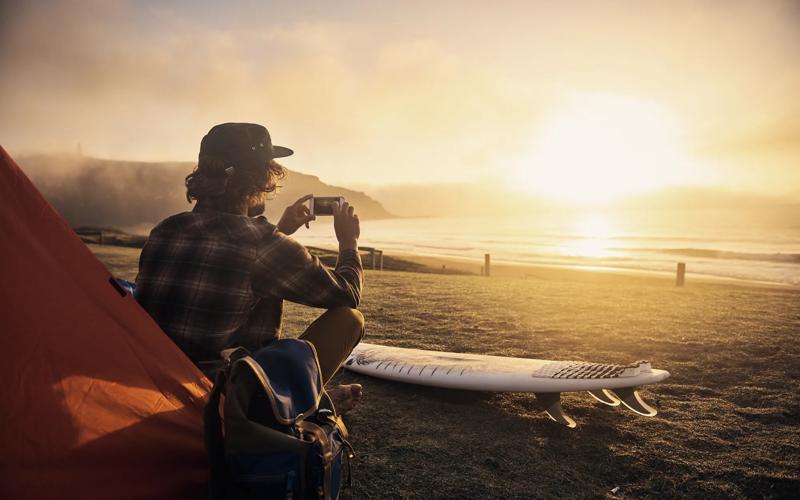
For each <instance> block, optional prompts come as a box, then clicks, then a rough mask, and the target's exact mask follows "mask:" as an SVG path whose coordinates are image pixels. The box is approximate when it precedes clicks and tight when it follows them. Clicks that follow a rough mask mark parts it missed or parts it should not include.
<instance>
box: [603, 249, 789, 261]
mask: <svg viewBox="0 0 800 500" xmlns="http://www.w3.org/2000/svg"><path fill="white" fill-rule="evenodd" d="M611 250H615V251H620V252H634V253H635V252H649V253H662V254H668V255H680V256H684V257H705V258H709V259H728V260H755V261H762V262H780V263H784V264H786V263H789V264H800V253H780V252H779V253H754V252H733V251H729V250H713V249H708V248H612V249H611Z"/></svg>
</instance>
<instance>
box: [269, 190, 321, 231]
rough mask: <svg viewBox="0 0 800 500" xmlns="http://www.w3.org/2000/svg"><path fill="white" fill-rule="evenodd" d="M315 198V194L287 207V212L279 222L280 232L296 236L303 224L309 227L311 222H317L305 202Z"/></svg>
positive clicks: (284, 212)
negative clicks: (295, 233)
mask: <svg viewBox="0 0 800 500" xmlns="http://www.w3.org/2000/svg"><path fill="white" fill-rule="evenodd" d="M313 197H314V195H313V194H307V195H305V196H303V197H302V198H300V199H299V200H297V201H296V202H294V203H293V204H292V205H289V206H288V207H286V210H284V211H283V215H282V216H281V220H279V221H278V231H280V232H282V233H283V234H294V232H295V231H297V230H298V229H300V226H302V225H303V224H305V225H306V227H308V223H309V222H310V221H312V220H316V217H314V216H313V215H311V211H310V210H309V209H308V207H307V206H305V202H307V201H308V200H310V199H311V198H313Z"/></svg>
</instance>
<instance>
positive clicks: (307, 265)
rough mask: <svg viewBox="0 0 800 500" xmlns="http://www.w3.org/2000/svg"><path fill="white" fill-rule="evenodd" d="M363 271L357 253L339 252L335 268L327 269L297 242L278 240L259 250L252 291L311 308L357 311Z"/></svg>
mask: <svg viewBox="0 0 800 500" xmlns="http://www.w3.org/2000/svg"><path fill="white" fill-rule="evenodd" d="M363 274H364V271H363V268H362V266H361V257H360V256H359V255H358V251H357V250H353V249H343V250H340V252H339V259H338V261H337V263H336V268H335V269H333V270H331V269H328V268H326V267H325V266H324V265H323V264H322V263H321V262H320V260H319V258H317V257H315V256H313V255H311V254H310V253H309V252H308V250H306V248H305V247H304V246H303V245H301V244H300V243H298V242H297V241H295V240H293V239H291V238H289V237H287V236H284V235H282V234H279V235H278V239H277V240H275V241H273V242H271V243H270V244H269V245H267V246H265V247H262V248H260V249H259V250H258V254H257V257H256V269H255V272H254V273H253V290H254V291H255V293H256V294H257V295H259V296H262V297H275V298H279V299H286V300H289V301H292V302H297V303H300V304H305V305H308V306H312V307H324V308H331V307H336V306H347V307H352V308H356V307H358V304H359V302H360V301H361V287H362V284H363Z"/></svg>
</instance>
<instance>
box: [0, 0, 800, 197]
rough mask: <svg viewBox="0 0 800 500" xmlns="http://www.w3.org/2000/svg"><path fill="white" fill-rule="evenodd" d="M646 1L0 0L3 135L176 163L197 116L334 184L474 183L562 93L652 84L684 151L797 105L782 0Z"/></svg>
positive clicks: (498, 168)
mask: <svg viewBox="0 0 800 500" xmlns="http://www.w3.org/2000/svg"><path fill="white" fill-rule="evenodd" d="M657 5H658V4H647V5H644V6H638V7H636V8H633V7H630V6H624V8H623V7H621V6H620V5H618V4H615V3H613V2H594V3H590V4H586V5H585V6H584V7H583V8H581V9H579V10H578V9H576V8H574V7H569V8H568V7H565V6H555V5H550V4H531V5H528V3H527V2H523V3H520V4H510V5H507V6H506V7H505V8H504V9H496V8H494V7H492V6H488V5H487V6H474V8H473V9H460V8H458V9H457V8H455V7H454V6H453V5H445V4H437V6H432V5H428V4H414V5H408V6H407V7H406V8H403V9H392V8H388V7H385V6H383V7H380V8H379V7H378V6H371V7H370V8H365V7H363V6H361V5H358V6H356V5H355V4H349V3H347V2H344V3H343V4H342V5H341V6H338V5H337V8H336V9H330V10H329V11H328V12H322V10H324V9H320V8H316V7H314V8H308V9H297V8H295V9H281V8H279V7H277V6H275V5H272V4H261V3H255V2H252V3H245V4H239V3H236V4H230V6H229V8H227V9H226V10H225V12H224V13H223V12H220V11H219V9H218V7H217V6H216V4H213V3H204V2H191V3H190V4H189V5H180V4H169V3H166V4H165V3H161V2H128V1H124V0H109V1H102V0H90V1H88V2H83V1H82V2H78V1H73V0H55V1H52V2H39V1H31V2H17V3H15V4H12V3H8V2H5V3H2V6H3V12H2V15H1V16H0V19H2V21H0V22H2V23H3V24H2V25H1V27H2V30H0V72H2V74H3V78H2V79H0V138H2V141H3V143H4V145H5V146H6V147H7V148H9V149H10V150H11V151H12V153H17V152H40V151H53V150H65V149H67V150H73V148H74V147H75V145H76V143H78V142H81V143H82V144H83V148H84V151H85V152H87V153H89V154H93V155H95V156H103V157H114V158H125V159H132V160H150V161H159V160H174V161H178V160H191V159H192V158H194V157H195V155H196V152H197V147H198V143H199V139H200V137H202V135H203V134H204V133H205V132H206V131H207V130H208V129H209V128H210V127H211V125H213V124H215V123H219V122H223V121H255V122H260V123H265V124H266V125H268V126H269V128H270V130H271V131H272V133H273V135H274V137H275V141H276V143H279V144H281V143H283V144H286V145H288V146H290V147H293V148H294V149H295V150H296V151H297V155H296V156H295V157H294V158H292V159H289V160H287V165H288V166H289V167H291V168H295V169H297V170H300V171H308V172H311V173H314V174H317V175H320V176H321V177H322V178H323V179H326V180H330V181H333V182H339V183H350V182H359V183H372V184H387V183H408V182H412V183H420V182H436V181H443V180H446V181H459V182H460V181H491V180H493V179H495V178H497V177H498V176H502V175H505V174H506V173H507V170H508V167H507V164H508V163H509V161H508V160H509V158H513V157H525V156H526V155H527V154H528V152H527V151H526V148H529V146H530V143H531V142H532V141H531V138H532V134H534V133H535V125H536V123H537V121H538V120H539V119H540V117H541V116H542V115H543V114H544V113H543V112H544V111H547V110H548V109H549V108H550V107H551V106H553V105H554V103H555V102H558V97H559V93H561V94H563V93H565V92H569V91H573V90H579V91H580V90H589V91H595V90H596V91H612V92H619V93H626V94H629V95H632V96H634V97H643V98H647V99H655V100H661V101H663V102H664V103H665V105H667V106H669V107H670V108H673V109H674V110H675V111H676V112H677V113H678V114H680V115H681V116H683V117H684V118H685V120H684V121H685V122H686V123H687V124H688V125H687V128H688V129H689V133H690V134H691V135H692V137H690V140H691V142H693V143H695V144H697V146H698V147H697V150H698V151H700V152H702V151H703V148H705V147H706V145H707V144H708V143H713V142H715V141H717V140H718V139H719V138H720V137H731V138H732V139H733V140H736V139H737V138H738V137H739V136H740V134H739V133H738V132H735V131H731V130H730V129H736V130H739V129H743V128H746V127H751V128H754V129H756V132H757V133H758V134H761V133H763V131H764V130H772V129H781V128H785V123H786V122H787V120H790V119H791V117H792V116H793V115H795V114H796V113H797V112H800V108H798V106H800V105H798V104H797V103H798V102H800V101H797V100H796V99H794V100H791V99H790V98H789V97H788V96H793V95H794V94H795V93H796V91H795V90H796V88H797V85H799V84H800V69H798V67H799V66H798V64H797V63H796V62H792V61H791V58H790V57H788V56H787V55H789V56H790V55H792V54H796V51H797V49H798V48H800V43H798V37H797V29H796V24H795V28H791V26H792V23H791V22H790V21H787V19H788V20H791V19H794V20H797V19H800V15H798V12H797V8H796V6H795V7H792V4H791V3H787V4H782V3H774V4H772V3H771V4H770V6H768V7H762V6H761V4H748V3H746V2H744V3H741V4H738V3H737V4H736V5H734V6H733V7H731V8H727V7H726V8H725V9H720V8H719V7H718V6H714V4H713V3H709V4H705V3H701V4H697V5H695V4H680V5H677V6H674V5H670V6H669V7H657ZM292 10H293V11H295V12H302V13H303V15H300V14H292V15H290V14H287V13H286V12H285V11H292ZM248 18H253V19H248ZM265 19H266V20H267V22H263V20H265ZM787 26H788V27H787ZM572 87H574V88H572ZM790 101H791V102H790ZM576 147H579V146H578V145H576ZM726 161H727V160H726ZM775 165H776V167H775V168H777V169H783V170H784V171H786V170H788V169H789V168H790V167H789V166H787V165H788V164H787V163H786V162H785V161H784V160H781V161H780V162H777V163H775ZM731 168H732V171H739V170H737V167H731ZM734 181H735V179H734ZM750 181H751V179H750V178H748V182H750ZM798 182H800V181H798Z"/></svg>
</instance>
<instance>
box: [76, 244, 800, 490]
mask: <svg viewBox="0 0 800 500" xmlns="http://www.w3.org/2000/svg"><path fill="white" fill-rule="evenodd" d="M90 247H91V248H92V250H93V251H94V252H95V253H96V254H97V255H98V257H99V258H100V259H101V260H103V261H104V262H105V263H106V265H107V266H108V267H109V269H110V270H111V271H112V273H114V274H115V275H117V276H121V277H124V278H127V279H133V278H134V277H135V274H136V266H137V258H138V253H139V250H138V249H134V248H120V247H111V246H103V247H100V246H96V245H90ZM387 257H393V258H394V259H395V260H394V261H393V262H394V263H393V264H392V265H391V266H387V269H389V268H392V269H399V268H400V267H402V266H401V264H400V263H402V262H410V263H411V264H410V265H409V267H408V268H413V269H415V270H416V271H424V272H408V271H397V270H385V271H383V272H380V271H372V270H367V271H366V287H365V291H364V295H363V300H362V307H361V309H362V311H363V313H364V316H365V317H366V320H367V333H366V339H367V340H368V341H369V342H372V343H377V344H387V345H394V346H401V347H415V348H423V349H435V350H447V351H457V352H472V353H483V354H493V355H506V356H520V357H531V358H547V359H570V360H585V361H595V362H607V363H629V362H632V361H634V360H639V359H648V360H651V361H652V363H653V366H654V367H657V368H662V369H666V370H669V371H670V372H671V373H672V376H671V378H669V379H668V380H667V381H666V382H665V383H662V384H659V385H656V386H651V387H647V388H645V390H643V391H642V394H643V397H644V398H645V399H646V400H647V401H649V402H650V403H651V404H653V405H654V406H656V407H657V408H658V410H659V414H658V415H657V416H656V417H653V418H644V417H640V416H638V415H635V414H633V413H631V412H629V411H626V410H623V409H619V408H609V407H606V406H604V405H602V404H600V403H596V402H594V400H593V399H592V398H591V397H590V396H589V395H587V394H581V393H574V394H566V395H564V397H563V401H562V402H563V405H564V409H565V411H566V412H567V413H568V414H570V415H571V416H572V417H573V418H575V420H576V421H577V422H578V428H577V429H574V430H570V429H566V428H562V427H560V426H559V425H557V424H555V423H554V422H552V421H550V420H549V419H548V418H547V416H546V415H544V414H543V413H541V412H539V411H538V410H537V409H536V408H535V406H534V400H533V396H532V395H529V394H519V393H513V394H486V393H470V392H458V391H445V390H436V389H430V388H423V387H417V386H411V385H402V384H392V383H387V382H383V381H380V380H377V379H371V378H367V377H362V376H356V375H354V374H351V373H347V372H345V373H341V374H340V375H338V376H337V380H338V381H339V382H358V383H361V384H363V385H364V390H365V400H364V402H363V403H362V405H361V406H360V407H359V408H357V409H356V410H355V411H354V412H352V413H351V414H350V415H349V417H348V421H349V425H350V427H351V431H352V443H353V445H354V447H355V449H356V453H357V455H358V457H357V461H356V462H355V463H354V468H353V473H354V482H355V489H354V490H353V491H352V497H353V498H387V497H392V498H395V497H399V498H410V497H419V498H444V497H449V498H486V497H503V498H554V497H581V498H594V497H611V498H617V497H619V498H623V497H624V498H631V497H678V496H683V497H685V496H689V497H730V498H748V497H767V498H789V497H796V496H797V495H798V494H800V473H798V469H797V464H798V462H799V461H800V432H798V431H799V430H800V380H799V379H798V373H797V367H798V361H797V360H798V359H800V357H799V356H800V347H798V343H797V335H798V333H800V293H798V291H796V290H791V289H781V288H777V287H763V286H749V285H745V286H743V284H742V283H724V282H710V281H702V282H700V281H699V280H693V279H691V278H690V279H688V280H687V286H686V287H684V288H677V287H675V286H674V277H669V276H652V275H644V274H641V273H635V274H634V273H606V272H592V271H584V270H574V269H560V268H545V267H532V266H531V267H525V268H524V269H523V268H519V267H514V266H503V265H499V264H498V265H496V266H493V276H492V277H491V278H484V277H481V276H479V275H478V274H476V273H477V272H478V271H479V267H476V264H475V263H474V262H467V263H464V262H459V261H455V260H447V259H438V258H429V257H409V256H402V258H399V257H400V256H388V255H387ZM387 262H389V261H388V260H387ZM442 265H444V266H446V269H445V272H448V273H454V272H464V273H466V272H470V273H473V274H440V273H441V272H442V269H441V266H442ZM398 266H400V267H398ZM415 266H416V267H415ZM419 266H422V267H419ZM467 266H471V269H470V268H468V267H467ZM478 266H479V264H478ZM521 269H523V270H521ZM437 273H438V274H437ZM318 314H319V311H318V310H314V309H310V308H307V307H302V306H297V305H294V304H287V307H286V310H285V315H284V335H287V336H294V335H297V334H298V333H299V332H301V331H302V330H303V329H304V328H305V325H307V324H308V323H309V322H311V321H312V320H313V319H314V318H315V317H316V316H317V315H318Z"/></svg>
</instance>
